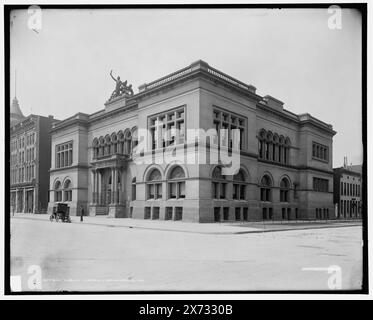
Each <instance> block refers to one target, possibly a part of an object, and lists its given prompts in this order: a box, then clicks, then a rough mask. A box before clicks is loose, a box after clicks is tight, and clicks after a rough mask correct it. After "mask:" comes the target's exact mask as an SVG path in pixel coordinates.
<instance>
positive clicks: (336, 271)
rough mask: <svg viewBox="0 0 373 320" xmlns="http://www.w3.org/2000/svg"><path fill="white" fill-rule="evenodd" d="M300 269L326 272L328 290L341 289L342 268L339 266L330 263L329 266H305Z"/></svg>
mask: <svg viewBox="0 0 373 320" xmlns="http://www.w3.org/2000/svg"><path fill="white" fill-rule="evenodd" d="M302 271H315V272H326V273H328V274H329V275H330V276H329V277H328V281H327V285H328V288H329V289H330V290H341V289H342V269H341V267H340V266H337V265H332V266H329V267H306V268H302Z"/></svg>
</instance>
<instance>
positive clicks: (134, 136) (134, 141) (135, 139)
mask: <svg viewBox="0 0 373 320" xmlns="http://www.w3.org/2000/svg"><path fill="white" fill-rule="evenodd" d="M138 143H139V141H138V135H137V128H134V129H132V146H131V153H132V151H133V149H134V148H135V147H136V146H137V145H138Z"/></svg>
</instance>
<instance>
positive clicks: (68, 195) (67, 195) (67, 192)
mask: <svg viewBox="0 0 373 320" xmlns="http://www.w3.org/2000/svg"><path fill="white" fill-rule="evenodd" d="M63 191H64V201H72V196H73V194H72V190H71V181H70V180H66V181H65V183H64V185H63Z"/></svg>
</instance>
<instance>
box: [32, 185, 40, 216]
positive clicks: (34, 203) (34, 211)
mask: <svg viewBox="0 0 373 320" xmlns="http://www.w3.org/2000/svg"><path fill="white" fill-rule="evenodd" d="M33 197H34V200H33V208H32V211H33V213H36V187H35V188H34V190H33ZM39 211H40V208H39Z"/></svg>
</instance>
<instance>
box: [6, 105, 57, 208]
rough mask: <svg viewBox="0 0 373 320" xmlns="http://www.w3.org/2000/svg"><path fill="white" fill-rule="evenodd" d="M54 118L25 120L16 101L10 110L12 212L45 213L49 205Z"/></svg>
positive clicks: (40, 117)
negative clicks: (51, 137) (51, 135)
mask: <svg viewBox="0 0 373 320" xmlns="http://www.w3.org/2000/svg"><path fill="white" fill-rule="evenodd" d="M53 121H54V120H53V117H52V116H50V117H43V116H39V115H34V114H31V115H29V116H27V117H25V116H24V115H23V114H22V112H21V109H20V107H19V103H18V100H17V98H14V99H13V102H12V105H11V108H10V124H11V126H10V159H9V161H10V206H11V207H10V209H11V212H25V213H46V212H47V208H48V201H49V167H50V157H51V153H50V142H51V141H50V132H49V131H50V129H51V126H52V122H53Z"/></svg>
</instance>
